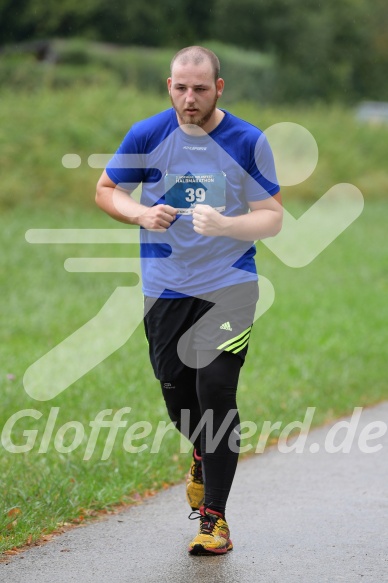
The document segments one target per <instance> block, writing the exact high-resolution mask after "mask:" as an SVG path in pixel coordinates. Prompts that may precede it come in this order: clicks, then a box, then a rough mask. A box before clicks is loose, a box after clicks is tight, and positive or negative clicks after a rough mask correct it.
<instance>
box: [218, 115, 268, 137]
mask: <svg viewBox="0 0 388 583" xmlns="http://www.w3.org/2000/svg"><path fill="white" fill-rule="evenodd" d="M223 111H224V112H225V114H226V121H227V125H228V127H229V128H230V130H231V131H235V132H237V133H243V134H245V135H247V136H248V135H249V136H252V138H256V139H257V138H258V137H260V136H261V135H262V134H263V131H262V130H261V129H260V128H259V127H257V126H256V125H254V124H253V123H251V122H249V121H246V120H245V119H242V118H241V117H237V115H234V114H233V113H231V112H230V111H227V110H223Z"/></svg>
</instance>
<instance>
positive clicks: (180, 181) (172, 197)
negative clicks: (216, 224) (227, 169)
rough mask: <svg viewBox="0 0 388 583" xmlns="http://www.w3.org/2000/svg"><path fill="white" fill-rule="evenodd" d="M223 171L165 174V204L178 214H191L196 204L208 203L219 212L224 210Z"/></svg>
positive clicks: (224, 182) (224, 177)
mask: <svg viewBox="0 0 388 583" xmlns="http://www.w3.org/2000/svg"><path fill="white" fill-rule="evenodd" d="M225 184H226V175H225V173H224V172H212V173H206V174H205V173H204V174H201V173H196V174H192V173H191V172H187V173H186V174H168V173H167V174H166V175H165V177H164V186H165V201H166V204H168V205H170V206H172V207H174V208H176V209H177V211H178V214H181V215H189V214H192V212H193V210H194V208H195V206H196V205H197V204H208V205H210V206H212V207H213V208H214V209H216V210H217V211H219V212H222V211H224V210H225Z"/></svg>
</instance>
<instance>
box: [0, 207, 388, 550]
mask: <svg viewBox="0 0 388 583" xmlns="http://www.w3.org/2000/svg"><path fill="white" fill-rule="evenodd" d="M301 209H302V207H301V206H300V205H296V206H295V205H294V207H293V210H294V212H295V214H298V213H300V212H301ZM387 211H388V205H387V203H385V202H371V203H369V204H368V203H367V205H366V208H365V210H364V212H363V214H362V215H361V217H360V218H359V219H358V221H357V222H356V223H354V224H353V225H352V226H351V227H349V228H348V229H347V231H346V232H345V233H343V235H341V237H340V238H339V239H337V240H336V241H335V242H334V243H333V244H332V245H331V246H330V247H329V248H328V249H327V250H326V251H325V252H324V253H322V255H321V256H320V257H318V258H317V259H316V260H315V261H314V262H313V263H312V264H311V265H310V266H308V267H306V268H303V269H298V270H297V269H291V268H288V267H285V266H284V265H282V264H281V263H280V262H279V260H277V259H276V258H275V257H274V256H273V255H272V254H271V253H270V252H269V251H268V250H267V249H266V248H265V247H264V246H263V245H261V244H260V245H259V260H258V263H259V266H260V272H261V273H262V274H263V275H265V276H266V277H268V278H269V279H270V280H271V281H272V283H273V284H274V287H275V290H276V299H275V303H274V305H273V306H272V308H271V309H270V310H269V311H268V312H267V313H266V314H265V315H264V316H263V317H262V318H261V319H260V320H259V321H258V323H257V324H256V325H255V327H254V332H253V334H252V339H251V344H250V352H249V358H248V361H247V364H246V366H245V367H244V369H243V373H242V378H241V383H240V388H239V405H240V408H241V416H242V418H243V419H245V420H249V421H253V422H255V423H256V424H257V426H258V434H259V432H260V428H261V426H262V423H263V422H264V421H265V420H270V421H273V422H274V421H282V424H283V425H282V427H284V425H285V424H286V423H288V422H290V421H294V420H300V421H301V420H302V419H303V417H304V414H305V411H306V408H307V407H308V406H312V407H316V412H315V415H314V420H313V422H314V424H320V423H323V422H325V421H327V420H331V419H333V418H335V417H338V416H340V415H342V414H344V413H350V412H352V410H353V407H355V406H365V405H369V404H372V403H376V402H378V401H380V400H382V399H384V398H386V396H387V383H386V375H385V369H386V357H385V347H386V345H387V341H388V339H387V329H386V325H385V322H386V321H387V316H388V307H387V303H386V294H387V272H386V267H384V266H386V265H387V251H386V247H385V245H384V239H385V235H384V233H385V222H386V215H387ZM2 223H3V224H2V237H3V241H2V243H3V248H6V249H8V253H7V256H4V255H3V256H2V269H1V286H2V298H3V321H2V324H1V330H2V347H3V348H2V359H1V369H0V381H1V394H2V405H3V406H2V411H1V415H0V427H1V428H3V426H4V424H5V422H6V421H7V419H9V418H10V416H11V415H13V414H14V413H16V412H17V411H19V410H25V409H35V410H37V411H38V412H40V413H42V417H41V418H40V419H38V420H36V419H32V418H24V419H21V420H19V421H18V422H17V423H16V424H15V428H14V431H13V433H12V438H13V440H14V442H15V443H17V444H23V443H26V436H23V434H22V432H23V431H24V430H27V429H36V430H38V434H37V439H36V443H35V446H34V447H33V449H32V450H31V451H30V452H29V453H24V454H22V453H19V454H16V453H14V454H12V453H9V452H7V451H5V450H4V449H2V450H1V467H2V472H1V478H0V492H1V499H2V505H3V509H2V513H1V515H0V516H1V523H2V530H1V538H0V545H1V546H0V548H1V549H2V550H4V549H7V548H10V547H13V546H15V545H19V544H22V543H23V542H25V541H26V540H27V539H28V536H29V535H32V537H33V538H34V537H38V536H39V535H40V534H41V532H42V530H43V529H45V531H46V532H50V530H52V529H54V528H55V527H56V526H57V524H58V523H61V522H64V521H69V520H72V519H74V518H77V517H79V516H80V515H85V513H86V512H87V511H90V510H98V509H101V508H104V507H107V506H109V505H112V504H116V503H119V502H120V501H124V502H130V501H131V500H136V499H137V496H138V494H139V493H140V494H141V493H144V491H146V490H155V489H159V488H161V487H162V485H163V484H164V483H174V482H176V481H179V480H181V479H182V476H183V474H184V471H185V470H186V467H187V464H188V458H187V456H185V455H183V454H180V455H177V452H179V440H178V437H177V435H174V433H169V434H168V437H166V438H165V439H164V441H163V446H162V447H161V449H160V451H159V453H157V454H156V453H155V454H151V453H149V451H147V450H146V451H144V452H142V453H127V452H125V451H124V449H123V445H122V443H123V436H124V431H125V430H124V429H120V430H119V434H118V437H117V439H116V441H115V445H114V448H113V452H112V455H111V456H110V457H109V458H108V459H107V460H106V461H102V460H101V455H102V451H103V448H104V446H105V442H106V438H107V435H108V430H107V429H102V430H101V434H100V438H99V440H98V443H97V447H96V449H95V451H94V453H93V455H92V457H91V458H90V460H88V461H84V460H83V459H82V458H83V456H84V453H85V449H86V444H87V440H88V438H89V436H90V431H91V428H90V427H89V423H90V421H92V420H93V419H94V418H95V416H96V414H97V413H98V412H99V411H101V410H103V409H112V410H113V411H117V410H118V409H120V408H122V407H131V411H130V412H129V413H127V414H126V415H124V417H123V418H124V419H125V420H127V422H128V423H127V427H129V426H130V425H132V424H133V423H134V422H137V421H147V422H149V423H151V425H152V428H153V429H152V432H151V434H150V436H149V437H148V438H147V439H140V440H139V441H138V442H137V443H136V444H135V445H141V444H142V443H147V444H148V445H150V444H151V443H152V440H153V438H154V436H155V430H156V427H157V425H158V423H159V421H162V420H164V421H166V422H167V421H168V419H167V416H166V413H165V410H164V404H163V401H162V397H161V394H160V391H159V387H158V383H157V382H156V381H155V380H154V378H153V375H152V371H151V367H150V365H149V363H148V358H147V346H146V342H145V339H144V335H143V332H142V330H141V329H138V330H137V331H136V332H135V334H134V336H133V337H132V338H131V339H130V340H129V341H128V343H127V344H126V345H125V346H124V347H123V348H121V349H119V350H118V351H117V352H116V353H114V354H113V355H112V356H111V357H110V358H108V359H107V360H106V361H104V362H103V363H101V364H100V365H99V366H98V367H96V368H95V369H94V370H92V371H90V373H88V374H87V375H86V376H85V377H83V378H82V379H80V380H79V381H78V382H77V383H75V384H74V385H73V386H71V387H70V388H69V389H68V390H67V391H65V392H64V393H63V394H62V395H60V396H58V397H56V398H55V399H53V400H52V401H49V402H38V401H34V400H33V399H31V398H29V397H28V396H27V394H26V393H25V391H24V389H23V385H22V378H23V374H24V371H25V370H26V368H27V367H28V366H29V365H30V364H31V363H32V362H34V361H35V360H36V359H37V358H38V357H39V356H41V355H42V354H44V353H45V352H47V351H48V350H49V349H50V348H51V347H53V346H54V345H55V344H57V343H58V342H60V341H61V340H62V339H64V338H65V337H66V336H67V335H69V334H70V333H71V332H73V331H74V330H76V329H77V328H78V327H79V326H81V325H82V324H83V323H85V322H86V321H88V320H89V319H90V318H91V317H92V316H94V315H95V314H96V313H97V312H98V310H99V309H100V307H101V306H102V305H103V303H104V302H105V301H106V300H107V298H108V297H109V296H110V294H111V293H112V292H113V290H114V288H115V287H116V286H118V285H130V281H129V280H128V275H126V274H75V273H67V272H66V271H65V270H64V269H63V261H64V260H65V259H66V258H67V257H68V256H77V255H78V256H82V254H83V253H84V254H85V255H87V256H93V255H94V256H101V255H104V256H125V255H126V249H125V248H120V247H118V248H113V247H112V246H109V245H108V246H105V245H104V246H99V247H98V249H96V248H95V247H93V246H92V245H91V246H86V247H82V249H80V247H76V246H73V245H70V246H65V245H56V246H48V245H47V246H46V245H29V244H28V243H26V242H25V240H24V233H25V231H26V230H27V229H29V228H41V227H58V226H61V227H63V226H65V227H77V228H90V227H97V228H101V227H112V223H111V222H110V220H109V219H108V218H106V217H105V216H103V215H101V214H99V213H98V212H97V211H95V212H90V213H89V212H78V213H76V212H75V211H74V209H73V210H71V211H69V212H68V213H67V214H64V215H62V216H58V215H57V216H56V215H55V214H54V213H53V212H52V211H50V212H49V211H46V210H41V209H39V210H37V211H35V212H29V213H25V212H24V211H23V210H22V209H17V210H15V211H13V212H12V213H8V214H7V215H5V216H3V221H2ZM118 228H123V227H121V226H120V227H118ZM124 228H125V227H124ZM101 247H103V249H101ZM7 375H13V377H12V378H7ZM52 407H58V408H59V413H58V419H57V421H56V423H55V427H54V433H53V438H52V439H51V441H50V444H49V447H48V451H47V453H44V454H42V453H39V452H38V448H39V446H40V444H41V441H42V437H43V431H44V427H45V425H46V422H47V419H48V415H49V413H50V409H51V408H52ZM109 418H111V417H109ZM69 421H79V422H80V423H81V424H82V425H83V427H84V428H85V437H84V440H83V441H82V443H81V444H80V446H79V447H78V448H77V449H76V450H74V451H73V452H72V453H69V454H65V453H58V452H57V451H56V449H55V447H54V437H55V435H56V433H57V431H58V429H59V428H60V427H61V426H62V425H63V424H64V423H67V422H69ZM278 433H279V431H278V432H275V433H274V435H275V436H276V434H278ZM258 434H257V436H255V437H254V438H253V440H252V441H251V443H252V444H253V445H254V446H255V445H256V443H257V439H258ZM72 439H73V433H71V432H69V434H68V435H67V437H66V443H67V444H69V443H71V441H72ZM13 507H17V508H20V510H21V514H20V515H19V516H18V517H17V524H16V525H15V526H14V527H13V528H11V529H7V528H6V524H7V523H9V522H11V521H12V520H13V518H10V517H8V516H7V512H8V511H9V510H10V509H11V508H13ZM85 509H86V510H85Z"/></svg>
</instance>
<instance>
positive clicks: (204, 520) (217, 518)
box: [188, 506, 233, 555]
mask: <svg viewBox="0 0 388 583" xmlns="http://www.w3.org/2000/svg"><path fill="white" fill-rule="evenodd" d="M195 518H199V519H200V521H201V524H200V527H199V532H198V534H197V536H196V537H195V538H194V539H193V540H192V541H191V543H190V544H189V548H188V551H189V553H190V554H191V555H222V554H225V553H227V552H228V551H231V550H232V549H233V544H232V541H231V540H230V532H229V527H228V524H227V522H226V520H225V519H224V518H223V516H222V514H221V513H220V512H216V511H215V510H211V509H210V508H206V510H205V507H204V506H202V507H201V508H200V511H199V514H198V515H197V516H195ZM192 520H194V519H192Z"/></svg>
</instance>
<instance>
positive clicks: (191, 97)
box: [186, 88, 195, 103]
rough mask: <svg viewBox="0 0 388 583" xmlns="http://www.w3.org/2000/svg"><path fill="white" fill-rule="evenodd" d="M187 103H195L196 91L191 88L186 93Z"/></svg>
mask: <svg viewBox="0 0 388 583" xmlns="http://www.w3.org/2000/svg"><path fill="white" fill-rule="evenodd" d="M186 101H187V102H188V103H194V101H195V95H194V91H193V90H192V89H190V88H189V89H188V90H187V92H186Z"/></svg>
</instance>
